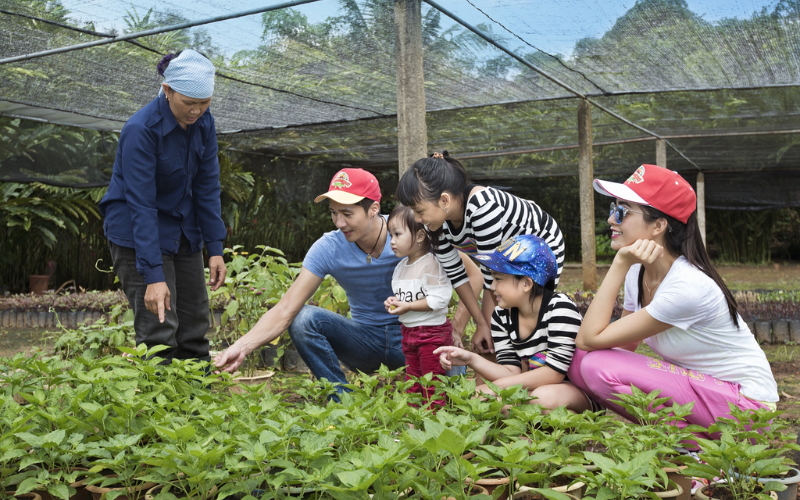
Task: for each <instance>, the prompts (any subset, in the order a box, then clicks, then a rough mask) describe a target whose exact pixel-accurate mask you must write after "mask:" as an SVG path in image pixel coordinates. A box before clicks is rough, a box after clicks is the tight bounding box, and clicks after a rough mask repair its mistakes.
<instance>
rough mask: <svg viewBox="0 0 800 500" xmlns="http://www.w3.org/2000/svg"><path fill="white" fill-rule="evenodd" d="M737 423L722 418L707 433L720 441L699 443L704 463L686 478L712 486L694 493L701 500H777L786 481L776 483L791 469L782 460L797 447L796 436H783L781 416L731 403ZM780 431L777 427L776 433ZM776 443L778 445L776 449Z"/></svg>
mask: <svg viewBox="0 0 800 500" xmlns="http://www.w3.org/2000/svg"><path fill="white" fill-rule="evenodd" d="M729 406H730V414H731V416H732V418H721V419H718V420H717V422H716V423H715V424H714V425H712V426H710V427H709V428H708V432H709V434H712V435H714V434H717V433H719V434H720V438H719V440H710V439H699V438H698V439H697V442H698V443H699V445H700V449H701V450H702V456H703V462H702V463H700V462H694V463H689V465H688V467H687V469H686V473H687V474H691V475H692V476H695V477H700V478H703V479H706V480H708V481H709V485H708V486H704V487H703V488H702V489H701V490H698V492H697V493H695V496H697V497H698V498H700V499H707V498H720V497H721V496H723V497H726V498H731V499H732V500H750V499H756V498H757V499H760V500H768V499H769V498H777V497H778V495H777V492H781V491H784V490H786V489H787V485H786V484H784V482H780V481H775V480H774V479H775V478H779V477H781V475H782V474H786V473H788V472H789V471H790V470H791V467H789V465H788V464H789V460H788V459H787V458H786V457H784V456H783V455H784V454H785V453H787V452H788V451H789V450H791V449H797V445H796V444H794V443H791V442H790V440H791V439H792V436H787V435H785V434H782V433H780V430H781V429H782V427H781V425H782V424H780V423H777V422H775V420H774V419H775V417H777V416H778V415H779V412H772V411H769V410H763V409H762V410H756V411H752V410H747V411H744V410H740V409H739V408H737V407H735V406H734V405H732V404H730V405H729ZM774 427H776V428H774ZM773 440H776V441H777V444H778V446H777V447H776V446H773V442H771V441H773Z"/></svg>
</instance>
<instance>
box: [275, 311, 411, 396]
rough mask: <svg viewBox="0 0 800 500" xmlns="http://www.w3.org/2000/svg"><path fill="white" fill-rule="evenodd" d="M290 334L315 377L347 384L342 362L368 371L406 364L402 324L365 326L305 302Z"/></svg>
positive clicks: (291, 326) (395, 367)
mask: <svg viewBox="0 0 800 500" xmlns="http://www.w3.org/2000/svg"><path fill="white" fill-rule="evenodd" d="M289 336H290V337H291V338H292V343H293V344H294V346H295V348H296V349H297V352H298V353H299V354H300V357H302V358H303V361H305V362H306V364H307V365H308V367H309V368H310V369H311V372H312V373H313V374H314V376H316V377H317V378H318V379H322V378H325V379H328V381H330V382H338V383H340V384H346V383H347V379H346V378H345V376H344V372H342V369H341V368H340V367H339V362H340V361H341V362H342V364H344V365H345V366H346V367H347V368H349V369H350V370H353V371H356V370H360V371H362V372H365V373H372V372H375V371H377V370H378V368H380V366H381V365H382V364H384V365H386V366H388V367H389V368H391V369H392V370H394V369H397V368H400V367H401V366H404V365H405V364H406V358H405V356H403V348H402V346H401V340H402V337H403V336H402V334H401V333H400V324H399V323H398V324H396V325H387V326H371V325H363V324H360V323H356V322H355V321H353V320H351V319H347V318H345V317H344V316H342V315H340V314H336V313H334V312H331V311H328V310H327V309H323V308H321V307H317V306H308V305H306V306H303V308H302V309H301V310H300V312H299V313H298V314H297V316H296V317H295V318H294V321H292V324H291V325H289ZM339 391H340V392H341V389H339Z"/></svg>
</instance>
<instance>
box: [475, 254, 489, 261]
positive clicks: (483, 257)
mask: <svg viewBox="0 0 800 500" xmlns="http://www.w3.org/2000/svg"><path fill="white" fill-rule="evenodd" d="M473 257H475V258H476V259H478V260H491V257H489V256H488V255H482V254H478V255H473Z"/></svg>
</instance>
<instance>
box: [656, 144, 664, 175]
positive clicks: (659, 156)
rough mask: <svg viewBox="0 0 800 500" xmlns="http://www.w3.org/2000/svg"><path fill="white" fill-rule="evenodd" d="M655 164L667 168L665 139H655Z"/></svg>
mask: <svg viewBox="0 0 800 500" xmlns="http://www.w3.org/2000/svg"><path fill="white" fill-rule="evenodd" d="M656 165H658V166H659V167H661V168H667V141H665V140H664V139H656Z"/></svg>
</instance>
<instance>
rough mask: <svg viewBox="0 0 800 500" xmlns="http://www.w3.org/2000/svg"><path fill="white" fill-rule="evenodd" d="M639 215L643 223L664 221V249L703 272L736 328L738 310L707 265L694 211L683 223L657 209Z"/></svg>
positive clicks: (729, 292) (734, 300) (642, 271)
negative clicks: (722, 296)
mask: <svg viewBox="0 0 800 500" xmlns="http://www.w3.org/2000/svg"><path fill="white" fill-rule="evenodd" d="M641 207H642V212H644V221H645V222H646V223H647V224H652V223H654V222H655V221H657V220H658V219H665V220H666V221H667V232H666V234H665V235H664V245H665V246H666V250H667V251H668V252H669V253H670V254H671V255H674V256H681V255H682V256H684V257H685V258H686V260H687V261H689V264H691V265H693V266H694V267H696V268H698V269H700V270H701V271H703V273H705V274H706V276H708V277H709V278H711V279H712V280H714V283H716V284H717V286H718V287H719V288H720V290H722V294H723V295H724V296H725V301H726V302H727V303H728V312H729V313H730V315H731V319H732V320H733V324H734V325H736V327H737V328H738V327H739V307H738V306H737V304H736V299H734V298H733V294H732V293H731V291H730V290H729V289H728V286H727V285H726V284H725V282H724V281H722V277H721V276H720V275H719V273H718V272H717V270H716V269H714V266H713V265H712V264H711V259H709V257H708V252H707V251H706V246H705V245H704V244H703V237H702V235H701V234H700V226H699V225H698V224H697V212H692V215H690V216H689V220H688V221H686V224H684V223H682V222H681V221H679V220H678V219H675V218H673V217H670V216H669V215H667V214H665V213H664V212H662V211H660V210H657V209H655V208H653V207H651V206H647V205H641ZM643 277H644V267H642V270H641V272H640V273H639V297H638V299H639V306H640V307H641V306H642V302H643V300H644V292H643V291H642V280H643V279H644V278H643Z"/></svg>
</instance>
